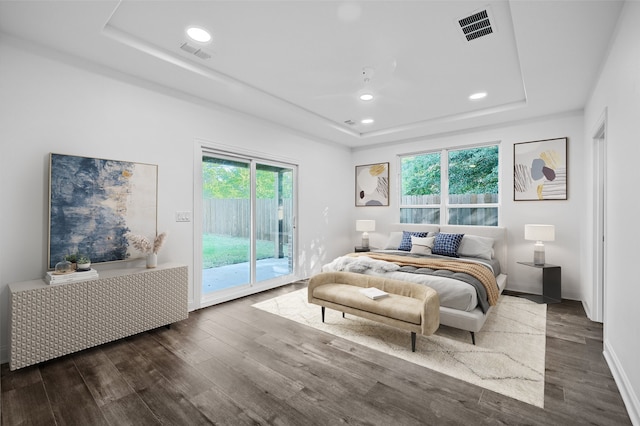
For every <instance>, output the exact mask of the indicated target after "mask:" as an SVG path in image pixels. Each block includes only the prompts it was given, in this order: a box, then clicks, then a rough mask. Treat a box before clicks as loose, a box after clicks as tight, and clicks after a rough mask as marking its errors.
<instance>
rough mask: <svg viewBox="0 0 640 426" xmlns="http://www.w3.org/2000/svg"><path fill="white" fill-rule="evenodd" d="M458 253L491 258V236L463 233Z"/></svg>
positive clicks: (464, 255)
mask: <svg viewBox="0 0 640 426" xmlns="http://www.w3.org/2000/svg"><path fill="white" fill-rule="evenodd" d="M458 255H459V256H463V257H479V258H481V259H487V260H491V258H492V257H493V238H487V237H479V236H477V235H468V234H464V237H462V241H460V247H458Z"/></svg>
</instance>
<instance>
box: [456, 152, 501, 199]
mask: <svg viewBox="0 0 640 426" xmlns="http://www.w3.org/2000/svg"><path fill="white" fill-rule="evenodd" d="M449 193H450V194H497V193H498V146H489V147H480V148H471V149H462V150H456V151H449Z"/></svg>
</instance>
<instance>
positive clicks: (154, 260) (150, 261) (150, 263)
mask: <svg viewBox="0 0 640 426" xmlns="http://www.w3.org/2000/svg"><path fill="white" fill-rule="evenodd" d="M156 266H158V254H157V253H149V254H148V255H147V268H155V267H156Z"/></svg>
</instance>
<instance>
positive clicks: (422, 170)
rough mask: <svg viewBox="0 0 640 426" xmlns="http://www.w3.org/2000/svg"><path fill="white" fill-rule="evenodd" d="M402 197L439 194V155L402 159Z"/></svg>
mask: <svg viewBox="0 0 640 426" xmlns="http://www.w3.org/2000/svg"><path fill="white" fill-rule="evenodd" d="M401 167H402V195H439V194H440V153H439V152H437V153H430V154H423V155H416V156H411V157H403V158H402V165H401Z"/></svg>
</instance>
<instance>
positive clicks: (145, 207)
mask: <svg viewBox="0 0 640 426" xmlns="http://www.w3.org/2000/svg"><path fill="white" fill-rule="evenodd" d="M49 172H50V173H49V252H48V259H47V262H48V267H49V268H50V269H51V268H54V267H55V265H56V263H57V262H60V261H61V260H63V259H64V257H65V256H66V255H68V254H73V253H81V254H83V255H85V256H88V257H89V258H90V259H91V262H92V263H101V262H113V261H120V260H126V259H128V258H129V257H130V256H131V255H132V254H136V255H138V256H140V254H139V253H137V252H136V251H135V250H133V249H131V250H130V249H129V243H128V241H127V238H126V237H125V234H126V233H127V232H132V233H134V234H140V235H146V236H149V237H155V236H156V233H157V198H158V166H157V165H153V164H143V163H132V162H128V161H116V160H104V159H99V158H88V157H78V156H73V155H62V154H54V153H51V154H50V156H49Z"/></svg>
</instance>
